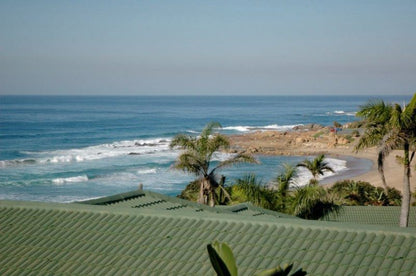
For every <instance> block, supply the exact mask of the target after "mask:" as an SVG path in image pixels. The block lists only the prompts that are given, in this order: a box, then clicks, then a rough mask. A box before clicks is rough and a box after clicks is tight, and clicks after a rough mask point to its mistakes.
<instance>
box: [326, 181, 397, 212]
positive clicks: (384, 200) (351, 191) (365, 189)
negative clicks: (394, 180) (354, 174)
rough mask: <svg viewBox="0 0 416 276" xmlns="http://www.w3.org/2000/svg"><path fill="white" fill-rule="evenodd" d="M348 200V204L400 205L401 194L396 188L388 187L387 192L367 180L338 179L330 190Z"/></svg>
mask: <svg viewBox="0 0 416 276" xmlns="http://www.w3.org/2000/svg"><path fill="white" fill-rule="evenodd" d="M328 191H329V192H330V193H334V194H337V195H339V196H341V197H342V198H344V199H345V200H346V205H379V206H381V205H383V206H387V205H400V203H401V194H400V192H399V191H398V190H396V189H395V188H390V187H389V188H388V189H387V193H386V191H385V190H384V189H383V188H381V187H375V186H373V185H371V184H370V183H368V182H365V181H354V180H342V181H338V182H336V183H335V184H334V186H332V187H331V188H330V189H329V190H328Z"/></svg>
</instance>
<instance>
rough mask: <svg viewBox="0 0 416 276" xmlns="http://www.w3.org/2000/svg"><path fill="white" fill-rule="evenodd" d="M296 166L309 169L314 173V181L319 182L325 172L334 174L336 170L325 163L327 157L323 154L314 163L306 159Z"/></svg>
mask: <svg viewBox="0 0 416 276" xmlns="http://www.w3.org/2000/svg"><path fill="white" fill-rule="evenodd" d="M296 166H297V167H304V168H307V169H308V170H309V171H310V172H311V173H312V176H313V180H317V178H318V176H319V175H324V172H325V171H330V172H334V170H333V169H332V168H331V167H330V166H329V165H328V162H326V161H325V155H323V154H321V155H319V156H318V157H316V158H315V159H313V160H312V161H311V160H308V159H305V160H304V161H302V162H301V163H299V164H297V165H296Z"/></svg>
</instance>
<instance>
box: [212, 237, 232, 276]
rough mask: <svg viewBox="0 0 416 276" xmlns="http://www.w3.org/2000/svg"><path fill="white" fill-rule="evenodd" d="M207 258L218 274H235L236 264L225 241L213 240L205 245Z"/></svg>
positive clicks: (227, 275)
mask: <svg viewBox="0 0 416 276" xmlns="http://www.w3.org/2000/svg"><path fill="white" fill-rule="evenodd" d="M207 249H208V254H209V259H210V260H211V264H212V266H213V268H214V270H215V272H217V275H219V276H237V275H238V271H237V265H236V263H235V259H234V255H233V252H232V250H231V248H230V247H229V246H228V245H227V244H226V243H220V242H218V241H214V242H213V243H211V244H208V245H207Z"/></svg>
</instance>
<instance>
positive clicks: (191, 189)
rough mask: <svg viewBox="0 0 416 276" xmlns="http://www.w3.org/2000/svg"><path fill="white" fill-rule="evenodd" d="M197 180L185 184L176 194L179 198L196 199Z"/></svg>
mask: <svg viewBox="0 0 416 276" xmlns="http://www.w3.org/2000/svg"><path fill="white" fill-rule="evenodd" d="M199 185H200V182H199V180H195V181H192V182H191V183H189V184H188V185H186V187H185V189H183V191H182V192H181V194H180V195H178V197H179V198H182V199H186V200H189V201H197V200H198V193H199Z"/></svg>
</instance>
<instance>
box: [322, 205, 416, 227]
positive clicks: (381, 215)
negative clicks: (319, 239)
mask: <svg viewBox="0 0 416 276" xmlns="http://www.w3.org/2000/svg"><path fill="white" fill-rule="evenodd" d="M400 208H401V207H400V206H343V207H342V209H341V210H340V212H339V213H338V214H336V213H332V214H330V215H329V216H328V217H326V218H324V220H327V221H337V222H352V223H359V224H376V225H386V226H397V225H399V220H400ZM409 227H416V207H411V208H410V212H409Z"/></svg>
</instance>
